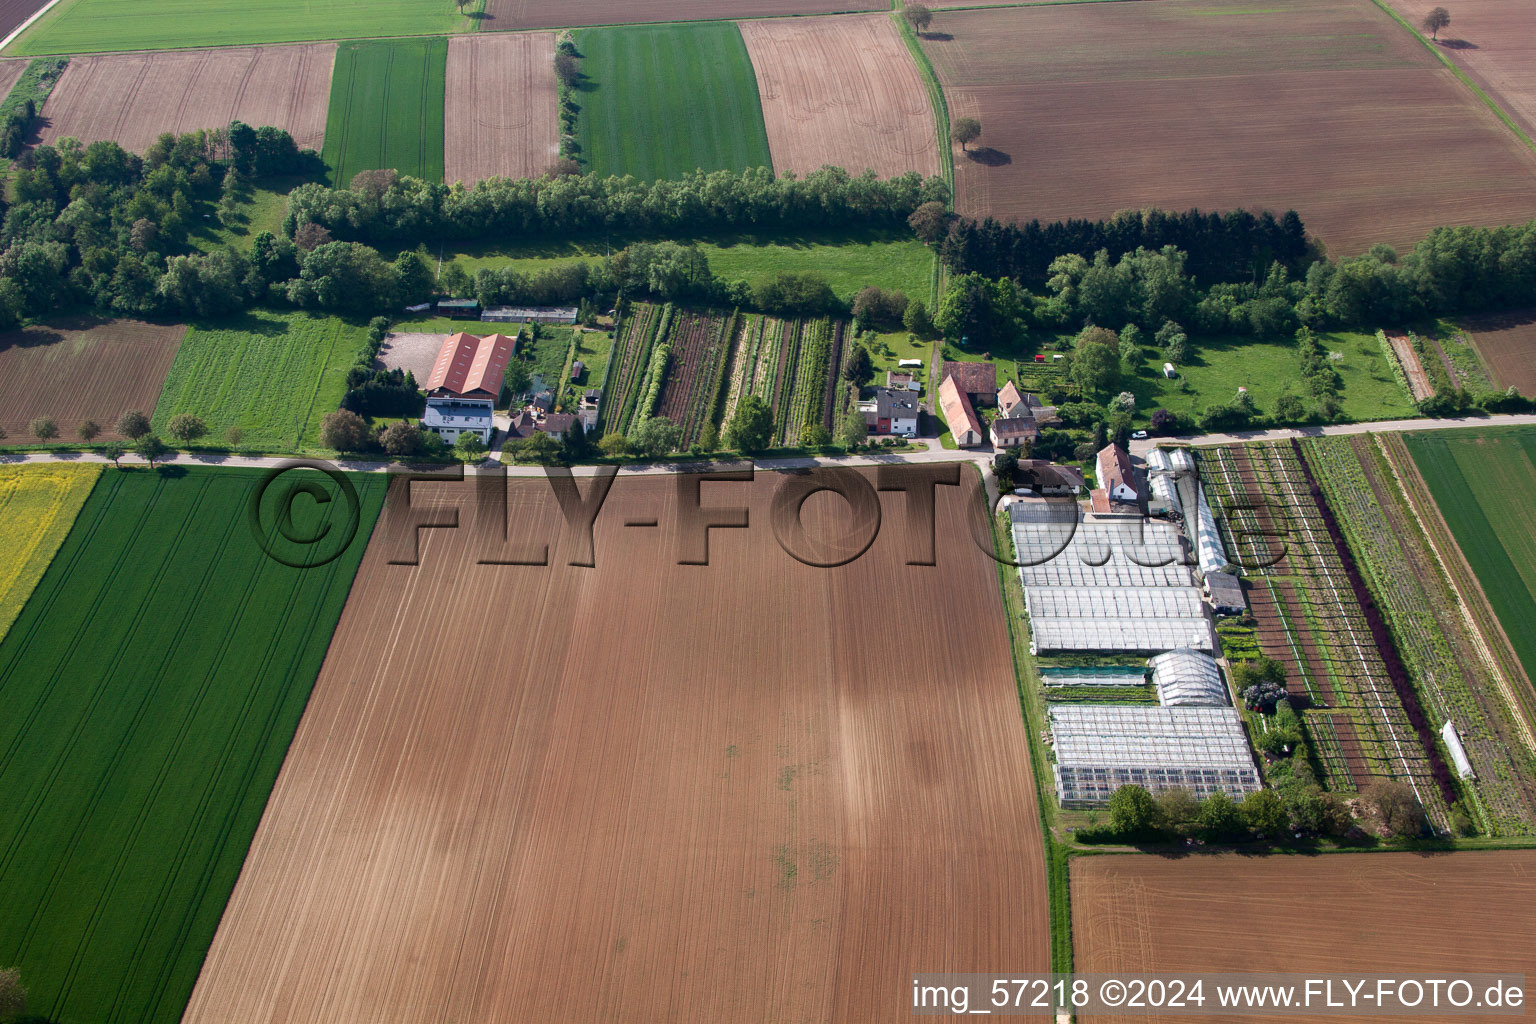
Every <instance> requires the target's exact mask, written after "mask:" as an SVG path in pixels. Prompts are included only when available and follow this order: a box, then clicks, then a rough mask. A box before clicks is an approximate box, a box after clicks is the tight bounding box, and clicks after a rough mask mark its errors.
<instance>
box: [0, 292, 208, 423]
mask: <svg viewBox="0 0 1536 1024" xmlns="http://www.w3.org/2000/svg"><path fill="white" fill-rule="evenodd" d="M186 330H187V329H186V328H185V327H182V326H180V325H176V324H171V325H165V324H146V323H140V322H138V321H136V320H105V321H102V320H87V319H78V320H68V321H58V322H56V323H54V324H53V325H39V326H36V327H28V328H25V329H23V330H20V331H9V332H6V333H0V428H4V430H5V433H6V443H7V444H13V445H14V444H26V443H28V442H30V441H34V440H35V438H33V436H32V434H31V432H30V431H29V430H28V426H27V425H28V424H29V423H30V422H31V421H32V420H33V419H34V418H35V417H39V416H49V417H52V418H53V420H54V422H55V423H56V424H57V425H58V428H59V437H60V438H61V439H63V440H66V441H73V440H75V439H76V433H75V432H76V430H77V429H78V428H79V426H80V424H81V423H83V422H84V421H86V420H88V419H91V420H95V421H96V423H97V424H98V425H100V426H101V427H102V429H103V431H104V433H103V435H102V436H103V438H104V439H106V438H114V437H116V435H115V434H113V433H112V427H113V425H114V424H115V423H116V422H117V418H118V417H119V416H121V415H122V414H123V413H125V412H128V411H129V410H131V409H136V410H138V411H140V412H142V413H144V414H145V415H148V414H149V413H150V412H152V411H153V410H154V408H155V403H156V402H157V401H158V400H159V398H160V386H161V384H162V383H163V382H164V381H165V374H166V371H167V370H169V369H170V366H171V362H172V360H173V359H175V357H176V352H177V349H178V348H180V346H181V339H182V335H184V334H185V333H186Z"/></svg>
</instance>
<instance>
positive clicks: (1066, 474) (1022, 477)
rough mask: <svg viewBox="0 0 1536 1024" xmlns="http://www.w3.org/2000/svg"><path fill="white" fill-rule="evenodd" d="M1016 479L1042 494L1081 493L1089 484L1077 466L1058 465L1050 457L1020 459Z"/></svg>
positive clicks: (1015, 471)
mask: <svg viewBox="0 0 1536 1024" xmlns="http://www.w3.org/2000/svg"><path fill="white" fill-rule="evenodd" d="M1014 479H1015V480H1017V481H1019V483H1020V484H1021V485H1022V486H1024V487H1027V488H1029V489H1030V490H1032V491H1039V492H1040V493H1041V494H1081V493H1082V491H1083V489H1084V488H1085V487H1087V486H1088V484H1087V481H1085V480H1084V479H1083V471H1082V470H1080V469H1078V468H1077V467H1076V466H1058V465H1057V464H1056V463H1054V462H1052V461H1050V460H1049V459H1020V460H1019V468H1018V469H1016V470H1014Z"/></svg>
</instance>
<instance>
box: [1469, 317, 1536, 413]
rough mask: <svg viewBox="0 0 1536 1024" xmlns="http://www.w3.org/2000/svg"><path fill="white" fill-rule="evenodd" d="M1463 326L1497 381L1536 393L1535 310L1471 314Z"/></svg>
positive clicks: (1529, 393)
mask: <svg viewBox="0 0 1536 1024" xmlns="http://www.w3.org/2000/svg"><path fill="white" fill-rule="evenodd" d="M1461 326H1462V327H1463V328H1464V329H1465V330H1466V331H1467V332H1468V333H1470V334H1471V335H1472V339H1473V342H1474V344H1476V345H1477V351H1478V353H1479V354H1481V355H1482V357H1483V362H1484V363H1486V364H1487V365H1488V369H1489V370H1491V371H1492V372H1493V382H1494V384H1496V385H1497V386H1498V387H1501V388H1507V387H1509V386H1511V385H1513V386H1514V387H1516V388H1518V389H1519V391H1520V393H1521V394H1524V395H1536V309H1524V310H1518V311H1516V312H1513V313H1497V314H1489V315H1487V316H1474V317H1468V318H1467V319H1465V320H1463V321H1461Z"/></svg>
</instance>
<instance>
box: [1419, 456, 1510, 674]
mask: <svg viewBox="0 0 1536 1024" xmlns="http://www.w3.org/2000/svg"><path fill="white" fill-rule="evenodd" d="M1407 442H1408V450H1409V451H1410V452H1412V453H1413V461H1414V463H1415V464H1416V465H1417V466H1418V467H1419V472H1420V473H1421V474H1423V476H1424V480H1425V482H1426V483H1428V484H1429V489H1430V492H1431V493H1432V494H1433V495H1434V496H1435V503H1436V504H1437V505H1439V506H1440V512H1441V514H1442V515H1444V516H1445V521H1446V523H1447V524H1448V525H1449V526H1450V528H1451V532H1452V533H1453V534H1455V535H1456V543H1457V544H1458V545H1459V546H1460V547H1461V550H1462V553H1463V554H1465V555H1466V556H1467V562H1468V564H1470V565H1471V566H1472V571H1473V572H1474V573H1476V574H1477V578H1478V582H1480V583H1481V584H1482V587H1483V593H1484V594H1486V595H1487V596H1488V603H1489V604H1491V605H1492V606H1493V610H1494V613H1495V614H1496V615H1498V617H1499V622H1500V623H1502V624H1503V626H1504V632H1505V633H1507V634H1508V635H1509V641H1510V643H1511V645H1513V647H1514V649H1515V654H1516V655H1517V656H1518V657H1519V658H1520V662H1521V664H1522V665H1524V666H1525V671H1526V674H1527V675H1528V676H1530V677H1531V678H1532V679H1536V629H1533V628H1532V624H1533V623H1536V502H1532V501H1531V494H1532V493H1533V491H1536V428H1531V427H1505V428H1493V429H1488V430H1475V429H1474V430H1453V431H1434V432H1425V433H1414V434H1408V435H1407Z"/></svg>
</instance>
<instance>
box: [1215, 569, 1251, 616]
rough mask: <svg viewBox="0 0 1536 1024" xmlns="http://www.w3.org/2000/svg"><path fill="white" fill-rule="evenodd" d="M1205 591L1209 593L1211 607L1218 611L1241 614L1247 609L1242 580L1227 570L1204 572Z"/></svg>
mask: <svg viewBox="0 0 1536 1024" xmlns="http://www.w3.org/2000/svg"><path fill="white" fill-rule="evenodd" d="M1205 592H1206V593H1207V594H1209V595H1210V598H1211V607H1212V608H1214V609H1215V610H1216V611H1218V612H1222V613H1225V614H1232V615H1241V614H1242V613H1243V612H1246V611H1247V610H1248V598H1247V596H1246V595H1245V594H1244V593H1243V581H1242V580H1240V579H1238V578H1237V577H1236V576H1234V575H1232V574H1231V573H1229V572H1208V573H1206V574H1205Z"/></svg>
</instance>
